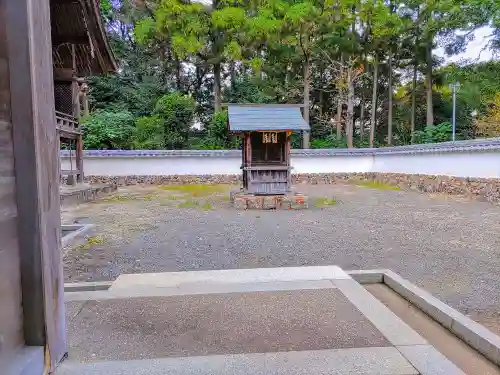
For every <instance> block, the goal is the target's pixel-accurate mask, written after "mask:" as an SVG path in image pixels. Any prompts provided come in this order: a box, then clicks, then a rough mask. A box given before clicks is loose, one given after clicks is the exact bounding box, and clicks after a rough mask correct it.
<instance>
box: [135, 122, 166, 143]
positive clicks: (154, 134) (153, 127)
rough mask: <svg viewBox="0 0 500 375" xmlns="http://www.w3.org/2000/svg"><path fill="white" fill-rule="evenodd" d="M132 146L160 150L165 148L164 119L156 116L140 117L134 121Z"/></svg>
mask: <svg viewBox="0 0 500 375" xmlns="http://www.w3.org/2000/svg"><path fill="white" fill-rule="evenodd" d="M134 148H136V149H143V150H162V149H164V148H165V120H163V119H162V118H160V117H158V116H151V117H140V118H138V119H137V121H136V122H135V137H134Z"/></svg>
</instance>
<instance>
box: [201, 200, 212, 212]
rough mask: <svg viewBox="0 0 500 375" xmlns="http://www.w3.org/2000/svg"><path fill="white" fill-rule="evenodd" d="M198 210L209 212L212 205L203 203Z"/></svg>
mask: <svg viewBox="0 0 500 375" xmlns="http://www.w3.org/2000/svg"><path fill="white" fill-rule="evenodd" d="M200 208H201V209H202V210H205V211H210V210H211V209H212V204H211V203H210V202H205V203H203V204H202V205H201V206H200Z"/></svg>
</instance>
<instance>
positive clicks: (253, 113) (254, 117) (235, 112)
mask: <svg viewBox="0 0 500 375" xmlns="http://www.w3.org/2000/svg"><path fill="white" fill-rule="evenodd" d="M228 114H229V130H230V131H232V132H244V131H258V130H269V131H273V130H277V131H279V130H295V131H302V130H306V131H308V130H309V129H310V128H309V124H308V123H307V122H306V121H305V120H304V119H303V118H302V114H301V112H300V108H298V107H286V106H278V105H272V104H263V105H255V106H253V105H252V106H244V105H229V106H228Z"/></svg>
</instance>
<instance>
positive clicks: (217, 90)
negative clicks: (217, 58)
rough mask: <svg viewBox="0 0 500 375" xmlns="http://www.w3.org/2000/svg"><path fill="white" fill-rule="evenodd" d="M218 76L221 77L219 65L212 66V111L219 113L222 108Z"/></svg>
mask: <svg viewBox="0 0 500 375" xmlns="http://www.w3.org/2000/svg"><path fill="white" fill-rule="evenodd" d="M220 75H221V64H220V62H219V63H216V64H214V110H215V112H219V111H220V110H221V108H222V103H221V85H220Z"/></svg>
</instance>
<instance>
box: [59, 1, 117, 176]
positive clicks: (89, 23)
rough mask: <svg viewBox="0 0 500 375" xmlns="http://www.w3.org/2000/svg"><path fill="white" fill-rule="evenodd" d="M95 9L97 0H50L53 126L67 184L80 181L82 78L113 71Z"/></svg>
mask: <svg viewBox="0 0 500 375" xmlns="http://www.w3.org/2000/svg"><path fill="white" fill-rule="evenodd" d="M99 9H100V1H99V0H50V20H51V37H52V38H51V39H52V61H53V68H54V102H55V110H56V113H55V117H56V124H54V125H55V126H56V128H57V131H58V133H59V139H60V142H61V143H62V144H64V145H65V147H66V148H67V149H69V153H70V169H69V170H61V172H60V173H61V177H66V178H67V181H68V183H74V182H83V139H82V132H81V127H80V119H81V118H82V117H83V116H85V115H87V114H88V110H89V107H88V99H87V91H88V87H87V84H86V82H85V78H84V77H86V76H91V75H100V74H106V73H109V72H114V71H116V70H117V64H116V61H115V58H114V56H113V53H112V51H111V48H110V46H109V43H108V40H107V38H106V33H105V30H104V25H103V22H102V20H101V15H100V10H99ZM73 159H74V164H75V166H74V168H73Z"/></svg>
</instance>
